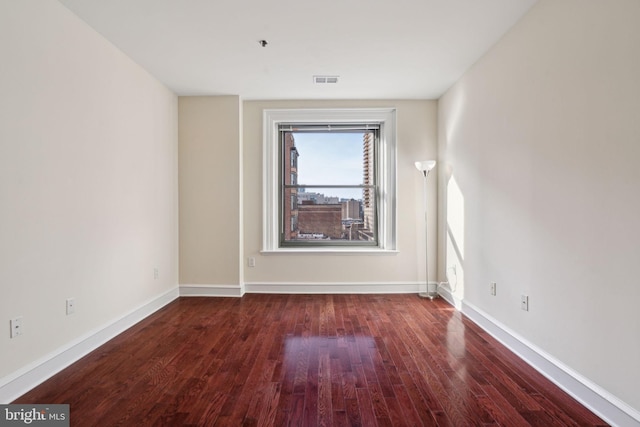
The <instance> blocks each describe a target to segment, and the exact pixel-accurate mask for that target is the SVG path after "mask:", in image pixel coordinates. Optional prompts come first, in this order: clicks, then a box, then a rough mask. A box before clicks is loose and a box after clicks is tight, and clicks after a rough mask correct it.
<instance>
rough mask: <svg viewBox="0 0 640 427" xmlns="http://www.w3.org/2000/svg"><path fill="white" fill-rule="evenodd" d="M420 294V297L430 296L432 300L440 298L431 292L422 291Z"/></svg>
mask: <svg viewBox="0 0 640 427" xmlns="http://www.w3.org/2000/svg"><path fill="white" fill-rule="evenodd" d="M418 296H419V297H420V298H429V299H430V300H431V301H433V300H434V299H436V298H438V296H439V295H438V294H436V293H431V292H420V293H419V294H418Z"/></svg>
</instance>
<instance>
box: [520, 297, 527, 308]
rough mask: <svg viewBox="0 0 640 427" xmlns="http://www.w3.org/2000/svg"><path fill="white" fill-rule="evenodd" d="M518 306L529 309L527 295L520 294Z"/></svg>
mask: <svg viewBox="0 0 640 427" xmlns="http://www.w3.org/2000/svg"><path fill="white" fill-rule="evenodd" d="M520 308H521V309H523V310H524V311H529V296H528V295H521V296H520Z"/></svg>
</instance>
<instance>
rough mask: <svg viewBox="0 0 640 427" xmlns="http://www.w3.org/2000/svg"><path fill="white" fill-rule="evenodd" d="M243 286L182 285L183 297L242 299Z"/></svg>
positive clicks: (181, 292)
mask: <svg viewBox="0 0 640 427" xmlns="http://www.w3.org/2000/svg"><path fill="white" fill-rule="evenodd" d="M244 293H245V287H244V286H243V285H180V296H181V297H241V296H243V295H244Z"/></svg>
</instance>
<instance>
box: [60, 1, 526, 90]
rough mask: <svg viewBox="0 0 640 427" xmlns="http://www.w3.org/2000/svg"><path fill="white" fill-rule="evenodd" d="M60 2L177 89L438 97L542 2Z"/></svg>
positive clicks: (161, 79)
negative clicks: (317, 80) (334, 79)
mask: <svg viewBox="0 0 640 427" xmlns="http://www.w3.org/2000/svg"><path fill="white" fill-rule="evenodd" d="M59 1H60V2H61V3H62V4H64V5H65V6H67V7H68V8H69V9H71V10H72V11H73V12H74V13H75V14H77V15H78V16H79V17H80V18H81V19H83V20H84V21H85V22H87V23H88V24H89V25H90V26H91V27H93V28H94V29H96V30H97V31H98V32H99V33H101V34H102V35H104V36H105V37H106V38H107V39H108V40H110V41H111V42H112V43H113V44H114V45H116V46H118V47H119V48H120V49H121V50H122V51H124V52H125V53H126V54H127V55H129V56H130V57H131V58H133V60H135V61H136V62H137V63H139V64H140V65H142V66H143V67H144V68H145V69H147V70H148V71H149V72H150V73H151V74H153V75H154V76H155V77H156V78H158V79H159V80H160V81H162V82H164V83H165V84H166V85H167V86H168V87H169V88H171V89H172V90H174V91H175V92H176V93H177V94H179V95H240V96H241V97H242V98H243V99H392V98H400V99H435V98H438V97H439V96H440V95H441V94H442V93H443V92H444V91H445V90H446V89H448V88H449V87H450V86H451V85H452V84H453V83H454V82H455V81H456V80H457V79H458V78H459V77H460V76H461V75H462V74H463V73H464V71H465V70H466V69H467V68H469V67H470V66H471V65H472V64H473V63H474V62H475V61H476V60H477V59H478V58H480V57H481V56H482V55H483V54H484V53H485V52H486V51H487V50H488V49H489V48H490V47H491V46H492V45H493V44H494V43H495V42H496V41H498V39H499V38H500V37H501V36H502V35H503V34H504V33H505V32H506V31H507V30H508V29H509V28H510V27H511V26H513V25H514V24H515V23H516V22H517V21H518V19H520V17H521V16H522V15H523V14H524V13H525V12H526V11H527V10H529V8H530V7H531V6H532V5H533V4H534V3H535V2H536V1H537V0H325V1H317V0H316V1H314V0H270V1H265V0H235V1H234V0H226V1H223V0H59ZM262 39H265V40H267V41H268V42H269V44H268V45H267V46H266V47H261V46H260V44H259V43H258V41H259V40H262ZM318 74H326V75H337V76H340V81H339V83H337V84H324V85H318V84H314V83H313V76H314V75H318Z"/></svg>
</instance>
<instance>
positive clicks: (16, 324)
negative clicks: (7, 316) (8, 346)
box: [9, 316, 22, 338]
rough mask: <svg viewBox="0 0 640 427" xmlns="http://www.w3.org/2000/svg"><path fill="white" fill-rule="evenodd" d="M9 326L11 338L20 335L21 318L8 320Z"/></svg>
mask: <svg viewBox="0 0 640 427" xmlns="http://www.w3.org/2000/svg"><path fill="white" fill-rule="evenodd" d="M9 326H11V338H15V337H17V336H18V335H22V316H19V317H16V318H13V319H11V320H9Z"/></svg>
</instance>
